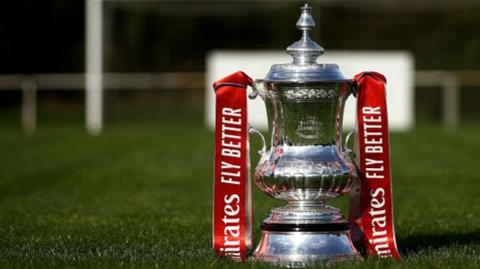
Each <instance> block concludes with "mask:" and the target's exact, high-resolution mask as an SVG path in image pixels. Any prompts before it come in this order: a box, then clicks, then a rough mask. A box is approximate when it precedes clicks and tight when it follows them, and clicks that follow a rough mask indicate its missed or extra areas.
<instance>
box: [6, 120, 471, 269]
mask: <svg viewBox="0 0 480 269" xmlns="http://www.w3.org/2000/svg"><path fill="white" fill-rule="evenodd" d="M479 137H480V126H470V127H469V126H464V127H462V128H461V129H459V130H457V131H455V132H447V131H443V130H441V129H439V128H436V127H425V126H424V127H421V126H420V127H418V128H417V129H416V130H415V131H413V132H411V133H403V134H392V135H391V141H392V145H391V147H392V162H393V180H394V184H393V185H394V199H395V215H396V230H397V240H398V245H399V247H400V249H401V252H402V254H403V256H404V259H403V261H402V262H400V263H395V262H392V261H384V260H383V261H382V260H377V259H368V260H367V261H365V262H359V263H353V264H351V263H350V264H338V265H336V266H333V267H346V268H384V267H394V268H396V267H401V268H415V267H417V268H458V267H462V268H466V267H471V268H478V267H480V258H479V256H480V216H479V213H480V188H479V184H480V171H478V170H477V168H478V167H480V164H479V161H478V159H477V156H478V152H479V150H480V139H479ZM252 140H256V138H253V139H252ZM256 146H257V147H258V144H257V145H256ZM0 150H1V154H0V266H1V267H5V268H12V267H105V268H110V267H119V266H124V267H147V268H151V267H170V268H177V267H182V268H205V267H211V268H230V267H239V268H252V267H255V268H257V267H258V268H269V267H270V266H268V265H265V264H254V263H247V264H243V265H240V264H236V263H232V262H229V261H226V260H222V259H217V258H216V257H215V256H214V255H213V254H212V250H211V207H212V167H213V166H212V157H213V156H212V150H213V134H212V133H211V132H209V131H207V130H205V128H204V127H203V120H201V119H200V118H199V117H191V118H188V117H177V118H175V119H174V120H160V121H158V122H153V123H148V124H147V123H140V124H124V125H118V126H110V127H108V128H107V129H106V131H105V132H104V133H103V134H102V135H101V136H99V137H89V136H88V135H86V134H85V133H84V131H83V129H82V128H81V126H76V127H75V126H68V127H61V126H54V125H53V126H48V127H45V126H43V127H42V125H41V124H40V129H39V131H38V133H37V134H36V135H35V136H32V137H27V136H24V135H22V134H21V133H20V132H19V131H18V130H17V129H15V128H13V127H12V128H9V127H5V126H3V127H2V129H0ZM252 152H255V151H252ZM337 200H338V201H332V203H333V204H334V205H335V206H339V207H341V208H342V210H343V211H344V212H347V211H346V210H347V207H346V206H347V199H346V198H345V197H344V198H341V199H337ZM279 204H281V202H278V201H274V200H273V199H270V198H268V197H266V196H265V195H263V194H261V193H259V192H258V191H257V190H256V191H255V217H256V219H255V228H256V237H255V239H257V240H258V239H259V237H258V227H259V223H260V221H261V220H262V219H263V218H265V217H266V215H267V213H268V211H269V209H270V208H271V207H273V206H274V205H279Z"/></svg>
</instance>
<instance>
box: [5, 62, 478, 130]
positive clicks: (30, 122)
mask: <svg viewBox="0 0 480 269" xmlns="http://www.w3.org/2000/svg"><path fill="white" fill-rule="evenodd" d="M102 80H103V82H102V84H103V85H102V89H104V90H151V89H161V90H180V89H194V90H203V87H204V82H203V80H204V74H203V73H195V72H192V73H106V74H104V75H103V79H102ZM85 84H86V76H85V74H79V73H77V74H36V75H0V90H19V89H20V90H21V91H22V109H21V111H22V117H21V118H22V128H23V130H24V131H25V133H27V134H32V133H34V132H35V129H36V125H37V120H36V118H37V117H36V105H37V100H36V99H37V98H36V96H37V91H40V90H62V91H63V90H85ZM415 86H418V87H439V89H441V90H442V122H443V125H444V127H445V128H455V127H456V126H457V125H458V123H459V120H460V119H459V118H460V113H459V108H460V89H461V86H480V70H468V71H438V70H435V71H433V70H428V71H427V70H422V71H416V72H415ZM89 100H90V99H88V98H86V104H85V106H86V107H88V106H89V105H88V102H89ZM86 113H88V111H87V109H86ZM97 117H99V118H96V119H94V120H95V121H96V122H99V123H100V124H101V123H102V122H103V118H102V114H101V113H100V114H98V115H97ZM86 128H87V131H88V132H89V133H91V134H96V133H98V132H97V130H95V129H93V130H92V129H90V128H95V127H92V126H91V125H89V123H88V122H86Z"/></svg>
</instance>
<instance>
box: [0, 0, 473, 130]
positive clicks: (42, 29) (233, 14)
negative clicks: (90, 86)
mask: <svg viewBox="0 0 480 269" xmlns="http://www.w3.org/2000/svg"><path fill="white" fill-rule="evenodd" d="M87 2H88V1H82V0H71V1H60V0H45V1H41V2H40V1H33V0H31V1H28V0H22V1H4V2H3V3H2V4H0V5H1V8H0V9H1V11H0V12H1V13H0V36H1V37H2V42H0V51H1V52H2V63H1V65H0V73H1V74H2V75H1V76H0V89H1V90H0V115H1V118H0V126H2V127H8V128H21V126H22V123H21V122H22V121H21V119H22V102H23V103H24V107H23V114H24V115H23V122H24V123H23V125H24V128H26V129H28V128H30V129H32V128H35V127H33V126H30V127H29V125H32V123H31V122H32V121H35V122H37V127H38V128H41V126H42V125H44V124H78V125H83V124H84V121H85V119H84V117H85V116H84V114H85V102H86V100H85V78H84V77H83V74H84V73H85V70H86V67H87V66H86V58H87V54H88V52H87V41H88V40H87V38H86V36H87V35H86V29H87V17H88V12H87V11H88V10H87V5H86V3H87ZM91 2H92V3H97V2H100V1H91ZM308 2H309V3H310V4H311V5H312V6H313V15H314V18H315V20H316V23H317V27H316V28H315V30H314V32H313V33H312V38H313V39H314V40H316V41H317V42H318V43H319V44H320V45H322V46H323V47H324V48H325V49H326V50H327V53H328V51H329V50H353V51H355V50H369V51H375V50H382V51H398V50H400V51H407V52H410V53H411V54H412V55H413V56H414V62H415V71H416V72H417V73H416V78H417V79H416V83H415V94H414V100H415V106H414V107H415V108H414V113H415V119H416V122H417V124H420V123H422V122H428V123H432V124H438V125H442V124H447V125H451V126H454V125H457V124H458V122H472V121H473V122H474V121H478V119H479V115H480V113H479V112H480V103H479V102H480V93H479V91H478V88H479V87H480V71H478V70H480V3H478V1H470V0H461V1H451V0H442V1H430V0H426V1H361V2H360V1H308ZM301 3H302V2H297V1H233V2H232V1H115V0H107V1H103V4H102V5H101V6H102V9H103V11H102V16H101V22H96V24H94V26H93V27H94V28H98V27H101V26H102V25H103V27H102V30H103V34H102V35H98V36H101V39H102V43H103V44H101V51H102V54H101V55H93V56H92V57H93V58H94V59H95V58H98V57H101V68H102V72H103V73H113V74H111V76H108V74H106V75H105V76H103V82H102V85H103V87H104V89H105V93H104V100H103V104H104V105H103V112H104V117H103V118H104V124H105V126H108V125H110V124H120V123H122V122H126V121H133V122H138V121H148V120H157V119H158V118H159V117H160V118H161V117H162V116H163V115H167V114H169V113H182V114H183V113H193V114H198V113H203V109H204V100H203V96H204V91H205V90H206V89H205V86H204V85H205V82H204V80H205V72H206V63H205V61H206V55H207V54H208V53H209V52H210V51H212V50H242V51H245V50H283V49H284V48H285V47H286V46H287V45H289V44H291V43H292V42H293V41H295V40H297V39H298V31H297V30H296V29H295V27H293V25H294V24H295V22H296V19H297V18H298V14H299V10H298V7H299V5H300V4H301ZM94 5H97V4H94ZM13 10H15V11H17V12H12V11H13ZM93 10H94V11H93V12H92V9H91V10H90V12H91V13H94V12H95V9H93ZM20 14H21V15H20ZM97 30H98V29H97ZM93 36H94V37H98V36H96V35H95V34H94V35H93ZM95 42H96V41H93V44H95ZM97 43H98V42H97ZM425 71H440V72H437V73H435V72H425ZM125 73H128V74H130V75H133V76H130V77H128V76H127V77H125V76H122V74H124V75H125ZM135 74H137V76H135ZM6 75H8V76H6ZM446 77H448V78H449V79H445V78H446ZM450 78H451V79H450ZM452 84H453V86H452ZM32 87H33V88H35V89H36V91H35V92H36V94H33V93H28V91H27V92H26V91H25V89H27V88H32ZM452 87H453V90H452ZM445 88H448V89H447V90H445ZM22 89H23V90H24V92H23V94H22V91H21V90H22ZM449 89H450V91H449ZM32 95H35V96H32ZM22 96H23V97H22ZM452 96H453V97H452ZM32 99H35V100H32ZM449 100H450V101H449ZM445 102H447V103H448V104H445ZM32 103H35V104H36V108H35V107H32V108H27V107H26V106H30V107H31V106H33V104H32ZM32 110H34V111H32ZM445 110H447V111H450V112H448V113H447V112H446V111H445ZM452 111H454V112H452ZM452 113H455V114H452ZM28 114H31V115H30V116H28ZM33 114H35V115H33ZM446 114H448V115H449V116H448V115H447V116H446ZM445 117H447V118H448V117H450V119H445ZM452 118H453V119H452ZM445 121H447V123H445ZM157 124H158V122H157Z"/></svg>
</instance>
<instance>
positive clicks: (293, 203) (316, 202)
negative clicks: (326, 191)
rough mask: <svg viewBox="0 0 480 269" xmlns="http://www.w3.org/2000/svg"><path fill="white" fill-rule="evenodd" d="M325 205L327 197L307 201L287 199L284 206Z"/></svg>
mask: <svg viewBox="0 0 480 269" xmlns="http://www.w3.org/2000/svg"><path fill="white" fill-rule="evenodd" d="M326 206H327V199H326V198H325V199H319V200H311V201H310V200H308V201H298V200H297V201H292V200H291V201H288V204H287V205H286V207H288V208H297V209H311V208H324V207H326Z"/></svg>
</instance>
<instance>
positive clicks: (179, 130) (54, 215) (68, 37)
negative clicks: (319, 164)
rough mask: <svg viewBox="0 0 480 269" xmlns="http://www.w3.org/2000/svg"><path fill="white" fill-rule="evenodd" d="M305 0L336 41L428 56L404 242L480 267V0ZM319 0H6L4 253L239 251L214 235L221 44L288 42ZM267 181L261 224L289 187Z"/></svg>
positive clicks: (323, 35)
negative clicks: (212, 69) (213, 114)
mask: <svg viewBox="0 0 480 269" xmlns="http://www.w3.org/2000/svg"><path fill="white" fill-rule="evenodd" d="M306 2H308V3H309V4H310V5H311V6H312V7H313V17H314V19H315V21H316V23H317V27H316V28H315V29H314V31H313V32H312V33H311V35H312V39H314V40H315V41H317V42H318V43H319V44H320V45H321V46H323V47H324V48H325V50H326V52H327V54H326V55H325V57H327V56H328V52H329V51H351V52H356V51H370V52H377V51H383V52H395V51H401V52H404V53H406V54H408V55H411V56H412V57H413V62H414V66H413V68H412V69H413V70H410V71H411V73H412V74H413V83H412V84H413V86H414V88H413V98H412V99H411V100H412V102H414V104H413V106H412V111H411V113H413V115H414V117H413V118H414V125H413V128H410V129H408V131H404V132H392V133H391V139H390V141H391V156H392V173H393V190H394V200H395V216H396V219H395V220H396V231H397V238H398V245H399V247H400V250H401V252H402V254H403V255H404V257H405V259H404V263H408V266H407V267H409V268H414V267H417V268H458V265H459V264H462V267H464V268H467V267H471V268H478V265H479V264H480V257H479V255H478V253H479V252H480V247H479V244H478V242H480V218H478V214H479V211H478V210H479V208H478V205H479V204H480V196H479V195H478V194H479V188H478V184H477V183H478V182H479V180H480V175H479V173H478V171H477V170H476V167H478V161H477V160H478V158H477V157H478V156H477V155H478V149H480V140H479V139H478V137H479V134H480V124H479V122H480V121H479V120H480V2H479V1H474V0H422V1H414V0H374V1H373V0H364V1H354V0H322V1H306ZM303 4H304V1H301V2H300V1H227V0H225V1H200V0H199V1H139V0H85V1H84V0H68V1H66V0H42V1H35V0H16V1H1V2H0V56H1V57H0V152H1V153H0V262H1V264H2V266H3V267H7V268H14V267H27V266H28V267H35V268H37V267H49V268H50V267H53V266H54V265H56V266H58V267H61V268H64V267H70V265H80V267H87V268H92V267H97V266H98V265H99V264H103V265H105V266H104V267H105V268H111V267H113V266H112V265H118V266H119V267H120V266H123V267H124V266H125V265H127V266H128V265H146V266H145V267H147V268H151V267H153V266H157V267H164V266H165V265H170V267H171V268H178V267H179V266H180V267H185V268H201V267H207V266H208V267H209V268H210V267H214V268H215V267H216V268H228V267H229V266H230V265H231V264H228V262H226V261H218V260H217V259H216V258H215V256H214V255H213V252H212V249H211V209H212V199H211V198H212V177H213V165H212V163H213V144H214V142H213V138H214V137H213V132H212V130H210V129H208V128H207V127H206V121H205V109H206V102H205V93H207V92H206V91H211V90H212V89H211V88H210V86H209V85H208V84H209V83H210V81H208V80H209V79H208V76H207V73H208V72H207V71H208V70H207V69H208V63H207V58H208V55H211V53H212V52H213V51H243V52H246V53H249V52H252V53H253V52H254V51H255V52H256V53H258V52H261V51H277V52H281V51H283V50H284V49H285V48H286V46H288V45H290V44H291V43H293V42H294V41H296V40H297V39H298V38H299V33H298V30H297V29H296V28H295V27H294V25H295V23H296V21H297V19H298V16H299V7H300V6H301V5H303ZM287 57H288V56H287ZM320 61H321V58H320ZM269 65H270V63H268V64H265V65H264V66H265V67H266V68H267V69H268V67H269ZM87 71H88V72H89V73H88V74H87ZM206 85H207V86H206ZM394 101H395V100H394ZM392 120H393V119H392ZM91 134H97V136H91ZM251 142H252V150H251V152H252V154H251V155H252V167H254V165H255V164H256V162H257V161H258V156H257V154H255V152H256V150H257V149H259V148H260V143H259V140H258V139H256V138H252V139H251ZM254 197H255V203H254V209H255V223H254V227H255V230H254V231H255V239H256V240H258V238H259V236H258V235H259V234H258V233H259V225H260V222H261V221H262V219H264V218H265V217H266V216H267V214H268V212H269V210H270V209H271V208H272V207H274V206H276V205H282V204H283V203H282V202H281V201H276V200H275V199H271V198H269V197H267V196H266V195H264V194H263V193H260V191H259V190H258V188H256V187H254ZM333 200H334V201H331V204H332V205H333V206H337V207H340V208H341V209H342V211H343V212H344V213H345V214H346V213H347V212H348V196H344V197H341V198H339V199H333ZM362 264H363V268H373V267H375V268H379V267H382V268H384V267H385V266H387V267H392V268H393V267H395V268H396V267H397V264H396V263H389V262H381V261H378V260H375V259H373V260H370V261H367V262H366V263H362ZM18 265H23V266H18ZM357 265H358V264H353V265H352V266H350V267H349V268H356V266H357ZM238 266H240V265H238V264H235V267H238ZM253 266H254V265H252V267H253ZM167 267H168V266H167ZM245 268H251V266H250V265H249V264H247V265H245ZM263 268H265V267H263Z"/></svg>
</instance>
